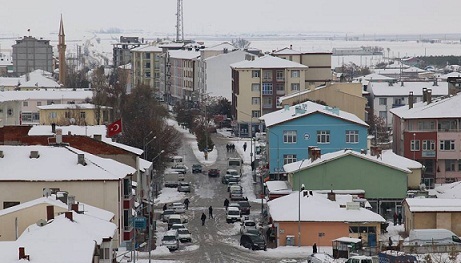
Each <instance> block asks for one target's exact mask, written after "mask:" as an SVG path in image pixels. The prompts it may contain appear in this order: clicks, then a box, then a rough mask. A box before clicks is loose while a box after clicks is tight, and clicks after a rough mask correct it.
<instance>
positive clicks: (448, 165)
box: [445, 160, 456, 172]
mask: <svg viewBox="0 0 461 263" xmlns="http://www.w3.org/2000/svg"><path fill="white" fill-rule="evenodd" d="M455 166H456V160H445V171H446V172H454V171H456V170H455Z"/></svg>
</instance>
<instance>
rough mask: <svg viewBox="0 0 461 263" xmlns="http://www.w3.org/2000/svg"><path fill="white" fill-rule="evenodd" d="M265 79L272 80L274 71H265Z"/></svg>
mask: <svg viewBox="0 0 461 263" xmlns="http://www.w3.org/2000/svg"><path fill="white" fill-rule="evenodd" d="M263 79H265V80H271V79H272V71H270V70H265V71H263Z"/></svg>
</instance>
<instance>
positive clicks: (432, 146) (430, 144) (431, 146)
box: [423, 140, 435, 151]
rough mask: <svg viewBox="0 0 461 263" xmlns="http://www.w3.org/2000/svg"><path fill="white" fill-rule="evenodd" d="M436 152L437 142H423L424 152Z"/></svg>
mask: <svg viewBox="0 0 461 263" xmlns="http://www.w3.org/2000/svg"><path fill="white" fill-rule="evenodd" d="M434 150H435V141H432V140H423V151H434Z"/></svg>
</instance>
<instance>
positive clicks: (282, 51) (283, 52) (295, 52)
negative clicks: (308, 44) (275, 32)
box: [272, 47, 302, 55]
mask: <svg viewBox="0 0 461 263" xmlns="http://www.w3.org/2000/svg"><path fill="white" fill-rule="evenodd" d="M272 54H274V55H301V54H302V52H301V51H298V50H293V49H291V48H288V47H285V48H282V49H279V50H276V51H274V52H272Z"/></svg>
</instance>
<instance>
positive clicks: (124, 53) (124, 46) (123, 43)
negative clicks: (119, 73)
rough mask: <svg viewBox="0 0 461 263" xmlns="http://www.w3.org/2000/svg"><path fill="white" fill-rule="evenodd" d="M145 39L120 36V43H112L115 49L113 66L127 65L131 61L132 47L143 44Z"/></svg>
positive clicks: (113, 51) (113, 50)
mask: <svg viewBox="0 0 461 263" xmlns="http://www.w3.org/2000/svg"><path fill="white" fill-rule="evenodd" d="M143 42H144V41H143V39H141V41H140V40H139V37H124V36H120V41H119V42H118V43H115V44H112V45H113V49H112V53H113V56H114V57H113V61H112V63H113V66H114V68H117V67H119V66H121V65H125V64H128V63H130V62H131V49H133V48H136V47H139V46H141V45H143Z"/></svg>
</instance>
